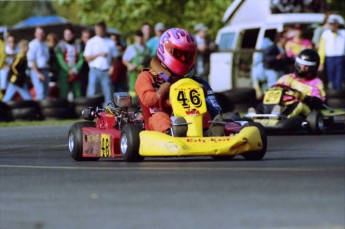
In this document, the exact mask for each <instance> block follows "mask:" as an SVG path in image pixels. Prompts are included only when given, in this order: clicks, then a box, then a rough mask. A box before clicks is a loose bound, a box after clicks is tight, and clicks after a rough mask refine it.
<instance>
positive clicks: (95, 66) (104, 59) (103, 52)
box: [84, 22, 120, 106]
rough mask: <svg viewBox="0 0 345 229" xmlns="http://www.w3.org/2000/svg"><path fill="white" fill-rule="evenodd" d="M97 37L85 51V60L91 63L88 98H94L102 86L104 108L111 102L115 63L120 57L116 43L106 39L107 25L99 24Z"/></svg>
mask: <svg viewBox="0 0 345 229" xmlns="http://www.w3.org/2000/svg"><path fill="white" fill-rule="evenodd" d="M95 33H96V36H94V37H93V38H91V39H90V40H89V41H88V42H87V43H86V47H85V50H84V57H85V60H86V61H87V62H88V63H89V67H90V72H89V84H88V88H87V96H88V97H90V96H94V95H95V94H96V92H97V86H98V84H100V85H101V88H102V92H103V95H104V106H106V105H107V104H108V103H109V102H111V91H112V90H111V80H110V77H111V75H112V73H113V70H114V69H113V63H114V61H115V58H116V57H117V56H119V55H120V53H119V51H118V50H117V48H116V46H115V42H114V41H113V40H112V39H110V38H108V37H106V36H105V35H106V25H105V23H104V22H98V23H97V24H96V25H95Z"/></svg>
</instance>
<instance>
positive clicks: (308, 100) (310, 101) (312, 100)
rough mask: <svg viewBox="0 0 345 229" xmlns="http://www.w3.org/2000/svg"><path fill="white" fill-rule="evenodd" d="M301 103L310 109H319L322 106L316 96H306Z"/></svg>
mask: <svg viewBox="0 0 345 229" xmlns="http://www.w3.org/2000/svg"><path fill="white" fill-rule="evenodd" d="M302 101H303V103H305V104H307V105H308V106H309V107H310V108H312V109H321V108H322V104H323V102H322V100H321V99H320V98H318V97H316V96H308V95H306V96H305V97H304V99H303V100H302Z"/></svg>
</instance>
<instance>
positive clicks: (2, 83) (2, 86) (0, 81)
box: [0, 68, 9, 90]
mask: <svg viewBox="0 0 345 229" xmlns="http://www.w3.org/2000/svg"><path fill="white" fill-rule="evenodd" d="M8 71H9V70H8V69H4V68H3V69H0V90H6V88H7V84H8Z"/></svg>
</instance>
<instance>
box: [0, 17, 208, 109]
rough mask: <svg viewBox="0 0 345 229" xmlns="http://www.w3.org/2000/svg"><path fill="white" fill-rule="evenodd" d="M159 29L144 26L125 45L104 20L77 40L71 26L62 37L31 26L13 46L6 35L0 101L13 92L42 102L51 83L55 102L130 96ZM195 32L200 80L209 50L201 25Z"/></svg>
mask: <svg viewBox="0 0 345 229" xmlns="http://www.w3.org/2000/svg"><path fill="white" fill-rule="evenodd" d="M165 30H166V27H165V25H164V24H163V23H162V22H159V23H157V24H156V25H155V26H154V27H152V26H151V24H149V23H144V24H143V25H142V27H141V28H138V30H137V31H136V32H135V33H134V35H133V40H134V42H133V43H131V44H128V45H127V44H126V42H125V41H124V39H122V38H121V36H120V35H119V34H116V33H110V34H109V33H107V27H106V24H105V23H104V22H98V23H96V24H95V26H94V35H93V31H91V30H89V29H85V30H83V31H81V35H80V37H79V38H77V36H76V31H75V29H74V28H73V27H72V26H67V27H65V28H64V30H63V34H55V33H48V34H45V31H44V29H43V28H42V27H37V28H36V29H35V32H34V39H33V40H32V41H30V42H29V41H27V40H20V41H19V42H18V43H17V42H16V41H17V38H16V37H14V36H12V35H11V34H9V35H8V36H7V38H6V40H5V41H4V42H1V44H2V45H0V51H1V52H0V53H1V54H0V74H1V75H0V88H1V91H0V99H1V98H2V101H3V102H8V101H10V100H13V99H15V98H16V96H17V94H19V95H20V96H21V98H22V99H23V100H43V99H46V98H48V97H50V94H49V93H50V91H49V82H52V81H53V82H56V83H57V85H58V93H57V94H56V95H54V96H55V97H58V98H61V99H73V98H79V97H92V96H95V95H96V94H98V93H102V94H103V96H104V98H105V104H107V103H108V102H110V101H111V97H112V93H113V92H121V91H128V92H129V93H130V94H131V95H132V96H133V97H134V98H135V97H136V93H135V90H134V85H135V81H136V79H137V76H138V74H139V73H140V71H141V70H142V69H143V68H146V67H149V63H150V60H151V59H152V58H153V57H154V56H155V55H156V52H157V48H158V42H159V38H160V36H161V35H162V34H163V33H164V31H165ZM195 33H196V34H195V37H196V41H197V43H198V50H199V54H198V59H197V64H198V69H197V71H198V72H199V74H200V75H201V76H203V77H205V78H206V77H207V75H208V58H207V57H208V55H209V53H210V51H209V50H210V48H209V47H211V46H210V45H209V44H210V42H209V39H208V38H207V27H206V26H204V25H203V24H201V23H199V24H197V25H196V26H195ZM59 37H62V39H61V40H59ZM205 57H206V58H205ZM2 60H3V61H2Z"/></svg>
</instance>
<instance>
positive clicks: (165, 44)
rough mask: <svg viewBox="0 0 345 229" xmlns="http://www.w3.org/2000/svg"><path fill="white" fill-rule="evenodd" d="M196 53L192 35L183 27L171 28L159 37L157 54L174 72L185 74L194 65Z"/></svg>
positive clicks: (179, 74)
mask: <svg viewBox="0 0 345 229" xmlns="http://www.w3.org/2000/svg"><path fill="white" fill-rule="evenodd" d="M196 53H197V48H196V42H195V39H194V37H193V36H192V35H191V34H190V33H189V32H188V31H187V30H184V29H180V28H172V29H168V30H167V31H165V32H164V33H163V34H162V36H161V38H160V39H159V46H158V49H157V56H158V58H159V60H160V61H161V62H162V63H163V64H164V65H165V66H166V67H167V68H168V69H169V70H170V71H171V72H172V73H174V74H176V75H178V76H184V75H186V74H187V73H188V72H189V71H190V70H191V68H192V67H193V66H194V63H195V57H196Z"/></svg>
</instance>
